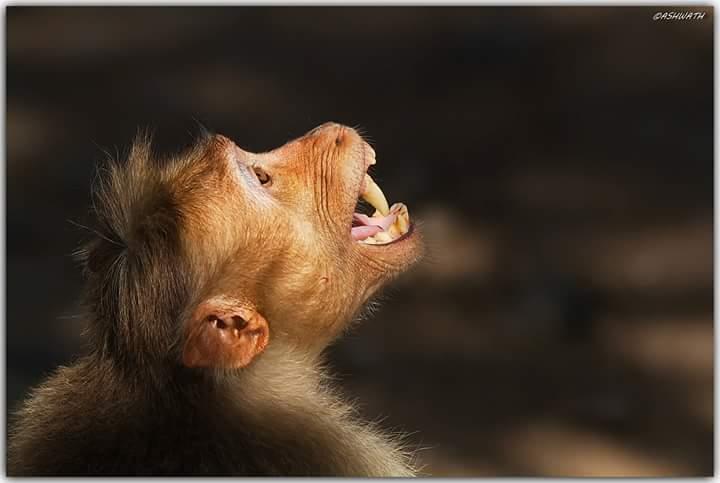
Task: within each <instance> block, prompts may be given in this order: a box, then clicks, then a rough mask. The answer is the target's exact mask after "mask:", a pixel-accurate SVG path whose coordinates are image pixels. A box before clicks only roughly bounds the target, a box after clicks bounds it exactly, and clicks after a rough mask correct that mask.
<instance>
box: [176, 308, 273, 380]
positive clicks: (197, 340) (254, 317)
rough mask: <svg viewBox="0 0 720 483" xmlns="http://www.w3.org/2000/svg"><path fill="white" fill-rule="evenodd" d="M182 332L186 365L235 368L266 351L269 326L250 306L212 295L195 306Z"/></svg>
mask: <svg viewBox="0 0 720 483" xmlns="http://www.w3.org/2000/svg"><path fill="white" fill-rule="evenodd" d="M185 334H186V336H185V342H184V344H185V345H184V347H183V353H182V362H183V364H184V365H185V366H187V367H214V368H223V369H238V368H241V367H245V366H247V365H248V364H250V363H251V362H252V361H253V359H255V357H257V356H258V355H259V354H260V353H261V352H262V351H263V350H265V347H266V346H267V344H268V339H269V338H270V328H269V327H268V323H267V321H266V320H265V318H264V317H263V316H262V315H260V314H259V313H258V312H257V310H255V308H254V307H252V306H251V305H249V304H247V303H243V302H241V301H239V300H236V299H232V298H227V297H213V298H211V299H208V300H205V301H204V302H202V303H201V304H200V305H199V306H198V307H197V309H196V310H195V312H194V313H193V316H192V317H191V320H190V321H188V325H187V328H186V331H185Z"/></svg>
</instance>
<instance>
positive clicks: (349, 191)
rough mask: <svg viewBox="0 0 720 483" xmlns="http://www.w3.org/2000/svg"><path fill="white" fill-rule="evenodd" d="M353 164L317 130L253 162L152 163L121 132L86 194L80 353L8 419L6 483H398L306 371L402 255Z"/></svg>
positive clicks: (356, 141)
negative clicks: (111, 478)
mask: <svg viewBox="0 0 720 483" xmlns="http://www.w3.org/2000/svg"><path fill="white" fill-rule="evenodd" d="M373 164H375V152H374V151H373V149H372V148H371V147H370V146H369V145H368V144H367V143H366V142H365V141H364V140H363V139H362V137H361V136H360V135H359V134H358V133H357V132H356V131H355V130H353V129H351V128H349V127H346V126H342V125H338V124H334V123H327V124H323V125H322V126H319V127H317V128H315V129H313V130H312V131H310V132H309V133H307V134H306V135H304V136H302V137H301V138H299V139H296V140H294V141H291V142H289V143H287V144H285V145H284V146H282V147H280V148H278V149H275V150H273V151H270V152H266V153H261V154H255V153H250V152H247V151H244V150H242V149H241V148H239V147H238V146H237V145H236V144H235V143H234V142H232V141H231V140H229V139H228V138H226V137H223V136H220V135H211V134H207V135H204V136H202V137H201V139H200V140H199V141H198V142H197V143H196V144H195V145H194V146H193V147H192V148H191V149H189V150H188V151H186V152H184V153H183V154H181V155H179V156H175V157H173V158H172V159H166V160H160V159H156V157H155V156H153V154H152V152H151V146H150V141H149V140H148V139H147V137H143V136H140V137H139V138H138V139H137V140H136V141H135V143H134V145H133V147H132V149H131V151H130V153H129V156H128V159H127V160H126V162H124V163H119V162H111V163H110V165H109V166H108V167H107V168H106V169H104V170H102V171H101V176H100V179H99V182H98V184H97V186H96V187H95V190H94V193H93V210H94V217H95V218H96V224H95V226H93V227H92V230H93V233H95V235H96V236H95V237H94V238H93V239H92V240H91V241H90V242H89V243H88V244H87V245H86V246H84V248H83V249H82V251H81V258H82V262H83V267H84V272H85V277H86V280H87V289H86V294H85V303H86V306H87V311H88V327H87V337H88V341H87V342H88V351H87V353H86V354H85V355H83V356H82V357H81V358H80V359H78V360H77V361H76V362H74V363H73V364H72V365H69V366H67V367H60V368H59V369H58V370H57V371H55V373H54V374H53V375H51V376H50V377H49V378H48V379H47V380H46V381H45V382H44V383H42V384H41V385H40V386H39V387H37V388H36V389H34V391H33V392H32V394H31V395H30V397H29V398H28V399H27V400H26V401H25V402H24V404H23V405H22V407H21V408H20V410H19V411H18V412H17V413H16V414H15V415H14V417H13V420H12V421H13V422H12V425H11V427H10V432H9V443H8V467H7V468H8V475H10V476H17V475H37V476H50V475H66V476H70V475H100V476H102V475H116V476H130V475H196V476H198V475H226V476H227V475H276V476H282V475H327V476H412V475H414V474H415V469H414V463H413V460H414V458H413V456H412V454H411V453H409V452H407V451H405V450H404V449H403V447H402V446H401V445H400V444H399V443H398V442H397V441H396V439H395V438H393V437H389V436H386V435H385V434H383V433H382V432H381V431H380V430H379V429H378V428H377V427H376V426H375V425H373V424H369V423H366V422H363V421H361V420H360V419H359V418H358V417H357V415H356V414H355V411H354V410H353V408H352V406H351V405H349V404H348V403H346V402H344V401H343V399H342V397H341V396H340V395H338V394H337V392H336V391H335V390H334V389H333V388H332V387H331V385H329V382H328V379H327V377H326V376H325V375H324V372H323V369H322V363H323V362H322V352H323V350H324V349H325V348H326V347H327V345H328V344H329V343H330V342H332V341H333V340H334V339H335V338H337V337H338V336H339V335H340V334H341V333H342V332H343V330H344V329H345V328H346V327H347V325H348V324H349V323H350V321H351V320H353V318H354V317H355V316H356V315H357V314H358V312H359V311H360V310H361V309H362V307H363V306H364V305H365V304H366V302H367V301H368V300H369V298H370V297H371V296H372V295H373V293H374V292H375V291H377V290H378V288H379V287H381V286H382V285H383V284H385V283H386V282H388V281H389V280H391V279H392V278H393V277H395V276H396V275H398V274H400V273H401V272H403V271H405V270H406V269H407V268H409V267H410V266H411V265H412V264H413V263H414V262H415V261H417V260H418V259H419V257H420V255H421V252H422V244H421V241H420V236H419V233H417V231H416V230H415V229H414V226H413V224H412V223H411V222H410V219H409V215H408V211H407V208H406V207H405V205H403V204H402V203H396V204H393V205H392V206H388V203H387V201H386V200H385V196H384V195H383V193H382V191H381V190H380V188H379V187H378V186H377V184H376V183H375V182H374V181H373V180H372V178H371V177H370V176H369V175H368V174H367V170H368V168H369V167H370V166H371V165H373ZM359 199H364V200H365V201H366V202H367V203H369V204H370V205H372V206H373V207H374V208H375V213H374V214H372V215H371V216H368V214H361V213H355V208H356V204H357V202H358V200H359Z"/></svg>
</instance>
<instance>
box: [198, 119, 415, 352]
mask: <svg viewBox="0 0 720 483" xmlns="http://www.w3.org/2000/svg"><path fill="white" fill-rule="evenodd" d="M371 156H372V157H374V152H373V151H372V148H370V146H369V145H368V144H367V143H366V142H365V141H363V139H362V138H361V136H360V135H359V134H358V133H357V132H356V131H355V130H353V129H352V128H349V127H346V126H343V125H339V124H334V123H327V124H323V125H321V126H319V127H317V128H315V129H313V130H311V131H310V132H308V133H307V134H305V135H304V136H302V137H300V138H298V139H295V140H293V141H290V142H288V143H287V144H285V145H284V146H282V147H280V148H277V149H274V150H272V151H269V152H265V153H259V154H255V153H250V152H247V151H244V150H243V149H241V148H240V147H238V146H237V145H236V144H235V143H234V142H232V141H231V140H229V139H227V138H225V137H223V136H215V138H214V139H213V141H212V142H211V146H210V148H209V151H208V153H207V154H206V156H205V159H204V164H205V169H204V170H203V173H204V174H202V176H203V179H202V189H200V190H196V191H195V194H193V195H192V197H191V198H190V199H188V200H187V201H186V203H185V205H186V206H187V213H186V217H185V218H186V219H187V220H188V222H187V226H186V229H185V251H186V255H187V256H188V257H190V259H192V260H193V261H194V263H193V266H195V267H196V269H197V270H198V274H196V275H197V276H198V277H200V279H202V280H203V285H204V288H203V289H202V290H203V292H204V295H203V296H212V295H218V294H223V295H230V296H232V297H235V298H238V299H241V300H245V301H247V303H248V304H249V305H252V306H254V307H255V308H256V309H257V310H258V311H259V312H260V313H261V314H263V316H264V317H265V318H266V319H267V320H268V321H269V324H270V330H271V344H272V338H278V337H286V338H289V339H290V340H291V342H293V343H297V344H299V345H301V346H302V347H304V348H308V349H312V348H317V349H318V350H321V349H322V348H324V347H325V346H326V345H327V344H328V343H329V342H330V341H331V340H332V339H333V338H335V337H336V336H337V335H338V334H339V333H340V332H341V331H342V329H343V328H344V327H345V325H346V324H347V322H348V321H349V320H351V319H352V317H353V316H354V315H355V314H356V313H357V312H358V311H359V310H360V309H361V307H362V306H363V304H364V303H365V302H367V300H368V299H369V297H370V296H371V295H372V294H373V293H374V292H375V291H376V290H377V289H378V288H379V287H380V286H382V285H383V284H384V283H385V282H387V281H389V280H390V279H392V278H393V277H395V276H396V275H398V274H400V273H401V272H403V271H405V270H406V269H407V268H409V267H410V266H411V265H412V264H413V263H414V262H415V261H417V260H418V259H419V258H420V256H421V253H422V243H421V240H420V235H419V233H418V232H417V230H416V229H414V227H411V229H410V231H409V232H408V233H407V234H406V235H404V236H403V237H402V238H401V239H398V240H396V241H394V242H393V243H390V244H387V245H369V244H364V243H359V242H356V241H355V240H353V239H352V237H351V234H350V228H351V223H352V218H353V212H354V208H355V206H356V203H357V200H358V197H359V195H360V191H361V185H362V183H363V177H364V175H365V173H366V171H367V168H368V165H369V164H370V163H371V161H372V158H371ZM263 182H264V183H263Z"/></svg>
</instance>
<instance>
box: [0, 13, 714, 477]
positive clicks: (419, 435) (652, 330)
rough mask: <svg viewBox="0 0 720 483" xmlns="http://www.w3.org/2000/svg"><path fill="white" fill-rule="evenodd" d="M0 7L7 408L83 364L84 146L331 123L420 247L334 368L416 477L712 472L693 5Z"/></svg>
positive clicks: (704, 146) (707, 231)
mask: <svg viewBox="0 0 720 483" xmlns="http://www.w3.org/2000/svg"><path fill="white" fill-rule="evenodd" d="M669 10H674V11H678V10H691V11H701V12H705V18H704V19H702V20H692V21H687V20H686V21H653V19H652V16H653V14H654V13H656V12H658V11H669ZM6 12H7V130H6V138H7V186H6V187H7V205H6V206H7V281H8V283H7V332H6V334H7V403H8V404H7V407H8V409H9V410H12V409H13V408H14V407H16V405H17V403H18V402H19V401H20V400H21V398H22V397H24V395H25V394H26V393H27V391H28V389H29V388H30V387H31V386H32V385H35V384H37V383H38V382H40V381H41V379H42V378H43V377H44V376H45V375H47V374H48V373H49V372H50V371H51V370H52V369H53V368H54V367H55V366H56V365H58V364H63V363H68V362H69V361H71V360H72V359H73V358H74V357H75V356H76V355H77V354H79V351H80V350H81V337H80V332H81V329H82V324H83V322H82V319H81V318H79V317H78V314H79V313H80V311H81V309H80V307H79V306H78V299H79V293H80V289H81V282H82V281H81V278H80V271H79V268H78V267H77V265H76V263H75V262H74V261H73V260H72V258H71V252H72V251H73V250H74V249H75V248H76V247H77V245H78V243H79V242H80V241H81V240H83V239H85V238H86V234H85V233H83V232H82V230H81V229H80V228H78V227H77V226H75V225H73V224H72V221H76V222H83V220H87V216H88V203H89V186H90V182H91V179H92V177H93V173H94V171H93V170H94V166H95V164H96V163H97V162H99V161H100V160H102V159H103V158H105V157H106V153H109V154H111V155H115V154H116V153H118V152H119V153H122V152H123V151H124V150H125V149H126V148H127V146H128V143H129V142H130V140H131V139H132V137H133V135H134V134H135V132H136V129H137V128H138V127H144V126H147V127H151V128H154V129H155V130H156V138H157V149H158V150H163V149H168V150H170V149H172V150H176V149H179V148H180V147H182V146H184V145H186V144H187V143H188V142H190V141H191V140H192V135H191V133H192V132H196V124H195V122H196V120H197V121H201V122H202V123H204V124H205V125H206V126H208V127H209V128H210V129H212V130H215V131H216V132H219V133H223V134H225V135H227V136H229V137H231V138H233V139H234V140H235V141H236V142H237V143H238V144H239V145H240V146H242V147H244V148H246V149H248V150H251V151H263V150H268V149H271V148H274V147H277V146H279V145H281V144H283V143H284V142H285V141H287V140H289V139H291V138H294V137H296V136H299V135H302V134H303V133H305V132H306V131H308V130H309V129H311V128H313V127H315V126H316V125H318V124H321V123H322V122H325V121H330V120H333V121H338V122H343V123H346V124H349V125H359V126H362V127H363V128H364V130H365V131H366V132H367V134H368V135H369V137H370V139H371V141H372V143H373V145H374V147H375V149H376V151H377V153H378V154H377V157H378V165H377V166H376V168H375V171H374V173H375V175H374V177H375V179H376V180H378V182H379V183H380V185H381V186H382V187H383V189H384V190H385V192H386V194H387V196H388V198H389V201H390V202H394V201H404V202H406V203H407V205H408V206H409V208H410V214H411V217H413V218H414V219H416V220H421V222H422V228H423V231H424V234H425V237H426V239H427V242H428V245H429V250H430V251H429V255H428V257H427V259H426V260H425V261H424V262H423V263H422V264H421V265H420V266H419V267H417V269H415V270H414V271H412V272H411V273H408V274H407V275H406V276H404V277H403V278H401V279H400V280H399V281H398V282H397V283H396V284H394V285H393V286H392V287H390V288H388V289H387V290H386V291H385V292H384V293H383V294H382V306H381V309H380V310H379V311H378V312H377V314H376V315H375V316H374V317H372V318H371V319H370V320H368V321H366V322H365V323H364V324H362V325H360V326H358V327H357V329H356V330H354V331H353V332H352V333H351V334H350V335H349V336H348V337H346V338H345V339H344V340H342V341H341V342H339V343H338V344H337V345H335V346H334V347H333V348H332V350H331V351H330V358H331V360H332V361H333V363H334V366H335V368H336V369H337V372H338V375H339V376H340V377H341V380H342V383H343V386H344V387H345V389H346V392H347V393H348V394H349V395H350V396H352V397H355V398H357V399H358V400H359V401H360V402H361V404H362V412H363V413H364V414H365V415H366V416H367V417H369V418H372V419H378V418H383V420H384V425H385V426H386V427H388V428H393V429H396V430H401V431H406V432H410V433H411V436H410V441H411V442H412V443H413V444H414V445H416V446H417V447H420V448H422V451H421V452H420V456H419V457H420V461H421V462H422V463H423V464H425V465H426V466H425V472H426V473H428V474H431V475H444V476H459V475H465V476H508V475H511V476H532V475H551V476H580V475H594V476H611V475H624V476H639V475H655V476H677V475H711V474H712V472H713V245H712V243H713V102H712V101H713V9H712V7H702V8H696V9H694V10H693V9H690V8H685V9H677V8H675V9H672V8H670V7H650V8H644V7H643V8H637V7H624V8H621V7H592V8H591V7H582V8H578V7H574V8H567V7H552V8H517V7H504V8H473V7H463V8H439V7H424V8H417V7H415V8H395V7H393V8H390V7H382V8H378V7H375V8H369V7H365V8H356V7H347V8H326V7H323V8H320V7H310V8H270V7H262V8H260V7H252V8H248V7H244V8H240V7H224V8H198V7H184V8H169V7H165V8H149V7H148V8H117V7H104V8H68V7H66V8H48V7H35V8H20V7H8V8H7V10H6Z"/></svg>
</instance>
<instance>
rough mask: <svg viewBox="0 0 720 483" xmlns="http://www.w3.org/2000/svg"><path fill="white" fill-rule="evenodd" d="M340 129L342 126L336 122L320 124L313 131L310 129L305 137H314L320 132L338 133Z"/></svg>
mask: <svg viewBox="0 0 720 483" xmlns="http://www.w3.org/2000/svg"><path fill="white" fill-rule="evenodd" d="M342 127H343V126H342V124H338V123H336V122H326V123H323V124H320V125H319V126H318V127H316V128H315V129H311V130H310V131H308V133H307V134H306V136H314V135H315V134H319V133H320V132H322V131H329V130H331V129H334V130H336V131H339V130H340V129H341V128H342Z"/></svg>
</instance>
